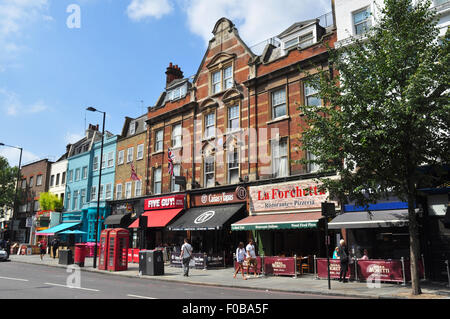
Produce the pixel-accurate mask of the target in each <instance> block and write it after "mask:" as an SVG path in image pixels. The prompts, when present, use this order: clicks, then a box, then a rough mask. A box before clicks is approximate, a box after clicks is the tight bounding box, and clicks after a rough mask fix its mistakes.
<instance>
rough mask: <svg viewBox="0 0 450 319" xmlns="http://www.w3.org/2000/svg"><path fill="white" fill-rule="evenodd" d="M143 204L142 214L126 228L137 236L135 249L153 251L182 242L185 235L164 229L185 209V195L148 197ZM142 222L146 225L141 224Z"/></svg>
mask: <svg viewBox="0 0 450 319" xmlns="http://www.w3.org/2000/svg"><path fill="white" fill-rule="evenodd" d="M143 202H144V205H143V213H142V214H141V215H140V216H139V218H137V219H136V220H134V222H132V223H131V225H129V226H128V229H130V230H134V231H135V232H136V233H137V234H138V236H137V246H136V247H138V248H139V249H155V248H162V247H173V246H175V245H178V244H179V243H180V242H182V241H183V238H184V237H183V236H185V234H180V233H173V232H169V231H167V229H166V228H165V227H166V225H167V224H168V223H170V222H171V221H172V220H174V219H176V218H177V217H178V216H179V215H180V214H181V213H182V211H183V210H184V209H185V202H186V195H185V194H177V195H170V196H163V197H150V198H146V199H144V200H143ZM143 221H144V222H146V225H143V224H142V223H143Z"/></svg>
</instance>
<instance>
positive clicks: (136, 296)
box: [127, 295, 158, 299]
mask: <svg viewBox="0 0 450 319" xmlns="http://www.w3.org/2000/svg"><path fill="white" fill-rule="evenodd" d="M127 296H128V297H135V298H143V299H158V298H153V297H145V296H138V295H127Z"/></svg>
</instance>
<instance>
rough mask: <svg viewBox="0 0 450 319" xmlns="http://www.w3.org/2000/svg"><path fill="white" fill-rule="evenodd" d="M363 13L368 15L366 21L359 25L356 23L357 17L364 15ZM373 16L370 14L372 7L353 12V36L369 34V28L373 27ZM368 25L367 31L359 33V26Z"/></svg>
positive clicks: (359, 22) (360, 22)
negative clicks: (360, 14)
mask: <svg viewBox="0 0 450 319" xmlns="http://www.w3.org/2000/svg"><path fill="white" fill-rule="evenodd" d="M363 12H367V13H368V15H367V17H366V19H364V20H361V21H358V23H355V16H356V15H357V14H359V13H363ZM370 17H371V14H370V7H364V8H361V9H358V10H356V11H354V12H352V27H353V34H354V35H362V34H364V33H366V32H367V30H369V28H370V27H371V25H372V23H371V20H370V19H371V18H370ZM363 24H366V29H365V30H363V31H362V32H360V33H358V26H360V25H363Z"/></svg>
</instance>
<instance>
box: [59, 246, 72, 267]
mask: <svg viewBox="0 0 450 319" xmlns="http://www.w3.org/2000/svg"><path fill="white" fill-rule="evenodd" d="M58 254H59V260H58V264H60V265H71V264H73V257H72V251H71V250H70V249H60V250H58Z"/></svg>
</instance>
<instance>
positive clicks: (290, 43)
mask: <svg viewBox="0 0 450 319" xmlns="http://www.w3.org/2000/svg"><path fill="white" fill-rule="evenodd" d="M297 43H298V39H297V38H295V39H292V40H289V41H286V42H285V43H284V47H285V48H289V47H292V46H294V45H296V44H297Z"/></svg>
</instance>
